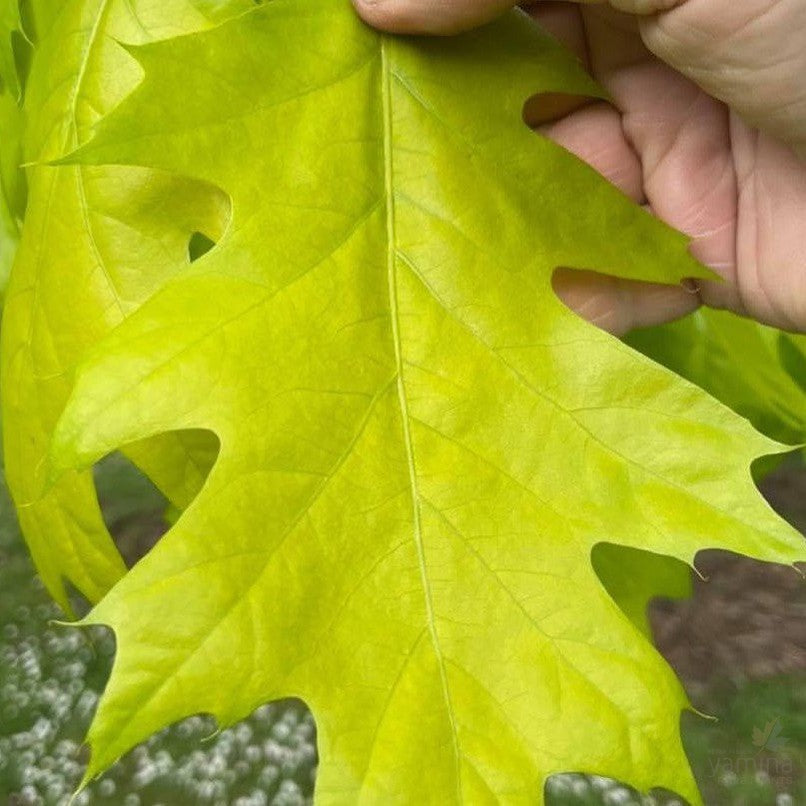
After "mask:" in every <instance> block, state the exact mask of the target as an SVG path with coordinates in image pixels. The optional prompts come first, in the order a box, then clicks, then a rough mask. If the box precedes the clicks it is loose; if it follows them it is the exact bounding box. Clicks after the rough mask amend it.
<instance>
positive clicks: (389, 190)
mask: <svg viewBox="0 0 806 806" xmlns="http://www.w3.org/2000/svg"><path fill="white" fill-rule="evenodd" d="M380 48H381V94H382V100H383V160H384V196H385V202H386V268H387V279H388V285H389V310H390V319H391V323H392V339H393V342H394V348H395V363H396V366H397V396H398V405H399V407H400V416H401V420H402V425H403V441H404V445H405V451H406V462H407V464H408V471H409V488H410V490H411V504H412V517H413V536H414V544H415V547H416V550H417V562H418V565H419V568H420V581H421V584H422V587H423V595H424V598H425V611H426V619H427V622H428V631H429V634H430V636H431V643H432V644H433V646H434V654H435V655H436V659H437V664H438V666H439V674H440V683H441V686H442V694H443V697H444V699H445V708H446V711H447V713H448V719H449V721H450V728H451V736H452V739H453V749H454V762H455V767H456V770H455V775H456V796H457V802H458V803H462V802H463V798H462V777H461V769H460V753H459V740H458V735H457V730H456V720H455V718H454V714H453V704H452V701H451V695H450V687H449V685H448V675H447V671H446V669H445V660H444V658H443V656H442V649H441V647H440V643H439V635H438V633H437V628H436V620H435V617H434V605H433V598H432V595H431V585H430V583H429V580H428V569H427V567H426V557H425V546H424V543H423V530H422V518H421V511H420V494H419V491H418V484H417V468H416V464H415V459H414V443H413V441H412V436H411V420H410V417H409V409H408V401H407V399H406V388H405V384H404V381H403V350H402V346H401V338H400V317H399V313H398V287H397V234H396V221H395V216H396V209H395V190H394V181H395V176H394V155H393V147H394V146H393V112H392V69H391V66H390V51H391V50H392V49H393V48H394V40H393V39H392V38H391V37H389V36H387V35H383V36H382V37H381V44H380Z"/></svg>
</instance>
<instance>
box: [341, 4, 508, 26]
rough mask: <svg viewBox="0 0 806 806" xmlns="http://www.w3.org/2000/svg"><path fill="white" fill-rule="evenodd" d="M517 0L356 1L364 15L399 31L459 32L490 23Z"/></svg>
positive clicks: (370, 19)
mask: <svg viewBox="0 0 806 806" xmlns="http://www.w3.org/2000/svg"><path fill="white" fill-rule="evenodd" d="M516 4H517V2H516V0H353V5H354V6H355V8H356V10H357V11H358V13H359V14H360V15H361V18H362V19H363V20H364V21H365V22H367V23H369V24H370V25H372V26H374V27H375V28H380V29H382V30H384V31H393V32H395V33H399V34H456V33H459V32H460V31H466V30H468V29H470V28H476V27H477V26H479V25H483V24H484V23H485V22H489V21H490V20H492V19H495V17H497V16H499V15H500V14H502V13H503V12H504V11H507V10H508V9H510V8H512V7H513V6H515V5H516Z"/></svg>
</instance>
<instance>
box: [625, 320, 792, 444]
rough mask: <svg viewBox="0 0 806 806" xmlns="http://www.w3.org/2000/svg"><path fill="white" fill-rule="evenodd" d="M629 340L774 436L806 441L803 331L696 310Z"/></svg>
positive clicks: (642, 332) (635, 334) (787, 440)
mask: <svg viewBox="0 0 806 806" xmlns="http://www.w3.org/2000/svg"><path fill="white" fill-rule="evenodd" d="M627 341H628V343H630V344H631V345H633V346H634V347H636V348H637V349H639V350H641V351H642V352H644V353H646V354H647V355H649V356H651V357H652V358H654V359H656V360H657V361H660V362H661V363H662V364H664V365H665V366H667V367H669V368H671V369H673V370H674V371H675V372H678V373H679V374H681V375H682V376H683V377H684V378H688V379H689V380H690V381H692V382H693V383H696V384H698V385H699V386H702V387H703V389H705V390H706V391H708V392H709V393H710V394H712V395H714V397H716V398H717V399H719V400H721V401H722V402H723V403H725V404H726V405H728V406H730V407H731V408H732V409H734V410H735V411H737V412H739V414H741V415H743V416H744V417H747V418H748V419H749V420H750V421H751V422H752V423H753V425H755V426H756V428H758V429H759V430H761V431H763V432H764V433H765V434H769V435H770V436H772V437H773V438H774V439H779V440H782V441H784V442H791V443H803V442H806V387H804V378H806V336H798V335H793V334H791V333H784V332H782V331H780V330H776V329H775V328H771V327H765V326H764V325H760V324H758V323H757V322H753V321H750V320H749V319H743V318H741V317H738V316H735V315H734V314H732V313H727V312H725V311H713V310H705V309H704V310H700V311H697V313H695V314H693V315H692V316H689V317H686V318H685V319H683V320H681V321H679V322H675V323H674V324H671V325H665V326H663V327H656V328H650V329H647V330H643V331H637V332H635V333H632V334H630V335H629V336H628V338H627Z"/></svg>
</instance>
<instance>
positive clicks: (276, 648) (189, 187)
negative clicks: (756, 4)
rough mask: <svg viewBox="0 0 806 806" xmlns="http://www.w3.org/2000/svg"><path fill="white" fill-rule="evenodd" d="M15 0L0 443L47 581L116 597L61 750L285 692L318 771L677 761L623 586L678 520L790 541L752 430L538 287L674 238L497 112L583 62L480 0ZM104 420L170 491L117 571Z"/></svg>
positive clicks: (629, 773) (225, 715) (370, 778)
mask: <svg viewBox="0 0 806 806" xmlns="http://www.w3.org/2000/svg"><path fill="white" fill-rule="evenodd" d="M246 9H250V11H248V12H247V13H242V12H245V11H246ZM233 16H235V17H236V18H235V19H230V21H229V22H225V23H224V24H222V25H220V26H219V27H211V26H213V25H217V24H218V23H220V22H221V21H222V20H226V19H228V18H231V17H233ZM31 18H32V30H34V31H35V33H36V39H37V46H36V49H35V52H34V58H33V62H32V66H31V73H30V76H29V77H28V81H27V85H26V93H25V102H24V123H25V135H24V138H23V140H24V154H23V158H24V159H25V160H26V161H27V162H29V163H32V164H33V165H34V167H32V168H30V169H29V171H28V182H29V198H28V207H27V212H26V216H25V225H24V228H23V232H22V239H21V242H20V246H19V250H18V253H17V257H16V260H15V263H14V268H13V272H12V279H11V283H10V286H9V291H8V297H7V303H6V308H5V311H4V323H3V325H4V326H3V337H2V375H3V387H2V395H3V401H2V405H3V417H4V427H5V441H6V459H7V472H8V481H9V485H10V488H11V491H12V494H13V496H14V498H15V502H16V504H17V506H18V510H19V513H20V519H21V523H22V526H23V529H24V532H25V535H26V539H27V541H28V544H29V546H30V548H31V552H32V555H33V557H34V559H35V561H36V563H37V566H38V569H39V571H40V574H41V575H42V577H43V579H44V581H45V583H46V585H47V586H48V588H49V590H50V591H51V593H52V594H53V595H54V596H55V597H56V598H57V599H58V600H59V601H60V602H61V603H62V604H63V605H64V606H66V605H67V596H66V591H65V586H64V580H68V581H69V582H70V583H72V584H73V585H75V586H76V587H77V588H78V589H79V590H80V591H81V592H82V593H84V594H85V596H87V597H88V598H89V599H90V600H92V601H93V602H99V603H98V604H97V606H96V607H95V609H94V610H93V611H92V613H91V614H90V616H89V617H88V618H87V619H86V620H85V622H84V623H104V624H109V625H111V626H112V627H113V628H114V629H115V632H116V636H117V641H118V658H117V662H116V665H115V668H114V672H113V676H112V679H111V681H110V684H109V688H108V690H107V693H106V694H105V696H104V699H103V701H102V704H101V707H100V709H99V713H98V716H97V718H96V721H95V723H94V725H93V727H92V729H91V743H92V747H93V756H92V761H91V764H90V769H89V771H88V776H92V775H94V774H96V773H98V772H99V771H101V770H102V769H104V768H105V767H106V766H108V765H109V764H110V763H111V762H112V761H114V759H115V758H117V757H118V756H119V755H121V754H122V753H123V752H125V751H126V750H127V749H128V748H130V747H131V746H133V745H134V744H135V743H137V742H138V741H139V740H141V739H143V738H145V737H146V736H147V735H148V734H149V733H151V732H152V731H155V730H157V729H159V728H161V727H163V726H164V725H166V724H168V723H170V722H172V721H175V720H178V719H180V718H182V717H184V716H187V715H189V714H193V713H196V712H199V711H206V712H209V713H211V714H213V715H214V716H215V717H216V718H217V719H218V720H219V721H220V722H222V723H231V722H233V721H234V720H236V719H238V718H239V717H241V716H244V715H246V714H248V713H249V712H251V711H252V710H253V709H254V708H255V707H256V706H258V705H260V704H261V703H263V702H265V701H267V700H269V699H273V698H278V697H283V696H300V697H302V698H304V699H305V700H306V701H307V702H308V703H309V705H310V706H311V707H312V709H313V710H314V712H315V714H316V718H317V723H318V729H319V752H320V756H321V760H322V765H321V771H320V777H319V780H318V783H317V797H318V799H319V800H320V801H321V802H322V803H355V802H361V803H383V804H386V803H391V802H400V803H440V804H442V803H472V804H476V803H487V802H501V803H513V804H514V803H534V802H536V801H539V799H540V798H541V794H540V793H541V792H542V788H543V785H544V782H545V781H546V780H547V778H548V777H549V776H550V775H551V774H552V773H554V772H559V771H565V770H579V771H591V772H596V773H599V774H602V775H608V776H612V777H614V778H619V779H621V780H625V781H628V782H629V783H631V784H633V785H635V786H637V787H639V788H644V789H647V788H650V787H652V786H665V787H668V788H670V789H675V790H677V791H679V792H680V793H681V794H683V795H685V796H686V797H688V798H690V799H691V800H692V801H696V800H697V794H696V788H695V785H694V783H693V780H692V778H691V774H690V772H689V770H688V764H687V762H686V759H685V755H684V753H683V750H682V747H681V744H680V738H679V727H678V723H679V715H680V710H681V709H682V708H684V707H685V706H686V698H685V695H684V693H683V692H682V690H681V688H680V686H679V683H678V682H677V680H676V678H675V677H674V675H673V674H672V672H671V671H670V670H669V669H668V667H667V666H666V665H665V664H664V663H663V661H662V660H661V658H660V657H659V656H658V654H657V653H656V651H655V650H654V649H653V648H652V646H651V644H650V642H649V641H648V637H647V632H648V630H647V625H646V621H645V615H644V609H645V604H646V601H647V600H648V598H650V597H651V596H652V595H654V594H658V593H664V594H666V595H684V594H685V591H686V583H685V573H683V574H681V568H683V569H684V568H685V567H687V566H688V565H690V564H691V563H692V562H693V559H694V556H695V554H696V552H697V551H698V550H699V549H700V548H703V547H706V546H709V547H719V548H724V549H729V550H732V551H736V552H743V553H746V554H749V555H751V556H754V557H758V558H761V559H765V560H770V561H779V562H793V561H795V560H798V559H802V558H803V557H804V552H803V545H802V539H801V538H800V537H799V536H798V535H797V534H796V533H794V532H793V531H792V530H790V529H788V528H787V527H786V526H785V525H783V524H782V523H781V522H780V521H778V520H777V519H776V517H775V516H774V515H773V513H772V512H771V511H770V510H769V508H768V507H767V506H766V505H765V504H764V503H763V501H762V500H761V499H760V497H759V496H758V495H757V492H756V490H755V488H754V487H753V484H752V481H751V478H750V473H749V466H750V463H751V462H752V461H753V460H754V459H755V458H756V457H758V456H759V455H762V454H765V453H772V452H777V451H780V450H782V446H781V445H780V444H778V443H774V442H772V441H770V440H769V439H767V438H765V437H762V436H760V435H759V434H758V433H756V432H755V431H753V430H752V428H751V427H750V426H749V425H748V424H747V423H746V422H745V421H744V420H742V419H741V418H740V417H737V416H735V415H734V414H732V413H731V412H730V411H728V410H727V409H725V408H724V407H722V406H721V405H720V404H718V403H717V402H715V401H714V400H713V399H712V398H710V397H708V396H707V395H706V394H705V393H703V392H702V391H701V390H699V389H697V388H696V387H694V386H691V385H689V384H688V383H686V382H684V381H681V380H680V379H679V378H678V377H676V376H675V375H673V374H672V373H670V372H669V371H667V370H665V369H663V368H661V367H659V366H657V365H656V364H654V363H652V362H651V361H649V360H647V359H645V358H643V357H642V356H640V355H639V354H637V353H635V352H634V351H633V350H631V349H630V348H628V347H626V346H625V345H623V344H621V343H620V342H619V341H617V340H616V339H614V338H612V337H610V336H608V335H606V334H604V333H601V332H600V331H598V330H596V329H595V328H594V327H592V326H590V325H588V324H587V323H584V322H582V321H581V320H580V319H578V318H577V317H576V316H575V315H573V314H572V313H571V312H570V311H568V310H567V309H566V308H565V307H564V306H562V305H561V304H560V302H559V301H558V300H557V298H556V297H555V296H554V294H553V292H552V289H551V274H552V272H553V270H554V268H555V267H557V266H560V265H563V266H577V267H583V268H595V269H599V270H602V271H608V272H611V273H614V274H618V275H620V276H623V277H629V278H634V279H644V280H651V281H667V282H677V281H679V280H680V279H681V278H682V277H687V276H703V275H704V274H705V271H704V269H702V268H701V267H700V266H699V265H698V264H696V263H695V262H694V261H693V260H692V259H691V258H690V256H689V255H688V252H687V249H686V242H685V239H684V238H683V237H682V236H680V235H679V234H677V233H674V232H673V231H671V230H670V229H668V228H667V227H665V226H664V225H662V224H661V223H659V222H658V221H656V220H654V219H653V218H652V217H651V216H649V215H648V214H647V213H645V212H644V211H642V210H640V209H639V208H637V207H634V206H633V205H631V204H630V203H629V202H628V201H627V200H626V199H625V198H624V197H622V196H621V195H620V194H619V193H617V192H616V191H615V190H614V189H613V188H612V187H610V186H609V185H608V184H607V183H605V182H604V181H603V180H602V179H601V178H599V177H598V176H596V175H595V173H594V172H593V171H592V170H591V169H589V168H587V167H586V166H584V165H582V164H580V163H579V162H577V161H576V160H575V159H574V158H572V157H571V156H570V155H569V154H567V153H566V152H565V151H563V150H562V149H560V148H559V147H557V146H556V145H554V144H552V143H550V142H548V141H546V140H544V139H542V138H539V137H537V136H535V135H534V134H533V133H531V132H529V131H528V130H527V129H526V128H525V127H524V126H523V124H522V120H521V109H522V105H523V102H524V100H525V98H527V97H528V96H529V95H531V94H532V93H535V92H541V91H543V92H567V93H572V94H587V95H591V94H596V92H597V90H596V88H595V87H594V86H593V85H592V83H591V81H590V79H589V78H588V77H587V76H586V75H585V74H584V73H583V72H582V70H581V68H580V67H579V65H577V64H576V62H575V61H574V60H573V59H571V58H570V57H569V56H568V55H567V54H565V53H564V52H563V51H562V50H561V49H559V47H558V46H557V45H556V44H554V43H553V42H552V41H551V40H550V39H549V38H547V37H546V36H545V35H543V34H542V33H540V32H539V31H538V30H537V29H536V28H535V27H534V26H533V24H532V23H531V22H529V21H528V20H527V18H526V17H525V16H523V15H521V14H519V13H514V12H513V13H512V14H510V15H509V16H507V17H505V18H504V19H502V20H501V21H500V22H498V23H496V24H494V25H492V26H490V27H488V28H485V29H483V30H481V31H478V32H475V33H471V34H467V35H464V36H462V37H459V38H456V39H452V40H449V41H444V40H441V41H425V40H418V39H401V40H395V39H392V38H389V37H387V36H383V35H381V34H378V33H376V32H373V31H371V30H370V29H368V28H367V27H366V26H364V25H363V24H362V23H361V22H359V21H358V19H357V18H356V17H355V15H354V14H353V13H352V11H351V9H350V8H349V4H348V3H347V2H346V0H273V2H271V3H268V4H266V5H265V6H263V7H261V8H257V9H255V8H254V4H253V3H252V2H247V0H232V2H229V3H221V2H211V1H210V0H196V2H192V3H191V2H190V0H167V1H166V2H162V3H154V2H150V0H66V2H64V3H61V4H53V3H51V2H48V1H47V0H33V2H32V4H31ZM188 32H196V33H191V34H190V35H187V36H183V37H181V38H177V39H172V40H170V41H155V40H164V38H165V37H168V36H172V35H175V34H186V33H188ZM121 42H126V43H128V44H127V45H126V46H125V47H124V46H122V45H121V44H120V43H121ZM149 43H150V44H149ZM133 56H134V57H135V58H136V60H135V58H133ZM138 61H139V63H140V64H139V66H138V64H137V62H138ZM143 74H144V78H143V80H142V83H140V84H139V85H138V80H139V79H140V78H141V75H143ZM135 87H136V89H134V88H135ZM132 90H133V92H132ZM130 92H132V94H131V95H128V93H130ZM127 96H128V97H127ZM124 98H125V100H122V99H124ZM121 101H122V103H121ZM90 137H92V139H90ZM88 140H89V143H87V141H88ZM66 152H73V153H72V155H71V156H70V157H68V158H66V159H62V160H60V159H59V158H60V157H61V156H62V155H63V154H65V153H66ZM49 161H50V163H49ZM614 233H617V235H618V237H614ZM216 242H217V244H216V246H215V247H214V248H213V249H211V250H209V251H206V249H207V247H209V245H210V244H211V243H216ZM191 259H193V262H191ZM789 360H793V361H794V360H796V357H794V358H793V357H792V356H791V355H790V357H789ZM219 444H220V446H221V448H220V456H218V458H216V457H217V452H218V446H219ZM117 448H122V449H123V450H125V451H126V452H127V454H128V455H129V456H130V457H131V458H133V459H134V460H135V461H136V462H137V463H138V464H139V465H140V467H142V468H143V469H144V470H145V472H147V473H148V474H149V475H150V476H151V478H153V479H154V480H155V481H156V482H157V484H158V485H159V486H160V488H161V489H162V490H163V492H164V493H165V494H166V496H167V497H168V499H169V500H170V501H171V503H172V505H173V507H174V508H175V509H176V511H177V512H182V514H181V515H180V517H179V518H178V520H177V521H176V523H175V524H174V526H173V528H172V529H171V530H170V532H169V533H168V535H166V536H165V538H163V540H162V541H161V542H160V543H159V544H158V546H157V547H156V548H155V549H154V550H153V551H152V552H151V553H150V554H149V555H148V556H147V557H146V558H145V559H144V560H143V561H142V562H141V563H139V564H138V565H137V566H136V567H135V568H134V569H133V570H132V571H131V572H130V573H128V574H126V575H125V576H124V573H125V568H124V565H123V562H122V560H121V558H120V556H119V554H118V552H117V549H116V548H115V546H114V544H113V542H112V541H111V539H110V537H109V535H108V533H107V530H106V527H105V525H104V522H103V519H102V518H101V514H100V511H99V508H98V504H97V500H96V494H95V489H94V486H93V483H92V477H91V473H90V471H89V468H90V466H91V465H92V463H93V462H95V461H97V460H98V459H100V458H101V457H102V456H104V455H105V454H107V453H109V452H111V451H113V450H115V449H117ZM211 468H212V471H211V472H210V469H211ZM208 472H209V473H210V475H209V477H208ZM603 543H607V544H608V545H606V546H602V544H603ZM600 578H601V580H603V582H604V584H603V583H602V581H600ZM616 602H618V604H616ZM289 636H293V637H294V640H289Z"/></svg>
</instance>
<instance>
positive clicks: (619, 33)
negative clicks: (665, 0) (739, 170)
mask: <svg viewBox="0 0 806 806" xmlns="http://www.w3.org/2000/svg"><path fill="white" fill-rule="evenodd" d="M585 25H586V29H587V31H588V35H589V51H590V59H591V66H592V69H593V72H594V75H595V76H596V77H597V79H598V80H599V81H601V82H602V84H603V85H604V86H605V87H606V89H607V90H608V91H609V92H610V94H611V96H612V97H613V99H614V102H615V103H616V105H617V106H618V107H619V109H620V110H621V111H622V113H623V118H622V124H623V127H624V132H625V135H626V137H627V139H628V141H629V142H630V143H631V145H632V146H633V148H634V149H635V152H636V154H637V155H638V158H639V159H640V161H641V164H642V167H643V185H644V192H645V195H646V198H647V201H648V202H649V204H650V206H651V208H652V210H653V212H654V213H655V214H656V215H657V216H658V217H660V218H662V219H663V220H664V221H666V222H667V223H669V224H670V225H671V226H673V227H675V228H677V229H679V230H681V231H683V232H685V233H686V234H688V235H690V236H691V237H692V247H691V251H692V253H693V254H694V255H695V256H696V257H697V258H698V259H699V260H701V261H702V262H703V263H705V264H706V265H708V266H710V267H711V268H713V269H714V270H715V271H716V272H718V273H719V274H721V275H722V277H724V278H725V279H726V280H728V281H729V282H728V283H723V284H722V285H721V288H722V291H721V292H720V293H722V294H724V295H725V303H726V305H729V306H730V307H733V308H734V309H741V300H740V298H739V295H738V292H737V291H736V287H735V279H736V234H737V233H736V220H737V183H736V174H735V170H734V165H733V160H732V157H731V148H730V131H729V114H728V111H727V109H726V108H725V107H724V105H723V104H721V103H719V102H718V101H716V100H714V99H713V98H711V97H710V96H708V95H707V94H706V93H704V92H703V91H702V90H700V89H699V88H698V87H697V86H696V85H695V84H693V83H692V82H691V81H689V80H688V79H686V78H685V77H684V76H682V75H681V74H680V73H678V72H676V71H674V70H672V69H671V68H669V67H668V66H666V65H664V64H662V63H661V62H659V61H658V60H657V59H656V58H655V57H654V56H653V55H652V54H650V53H649V52H648V51H647V49H646V48H645V46H644V45H643V43H642V42H641V40H640V37H639V36H638V35H637V29H636V27H635V21H634V20H630V19H629V18H627V17H624V16H623V15H619V14H617V13H615V12H612V11H609V10H607V9H595V10H594V9H592V8H589V9H586V13H585Z"/></svg>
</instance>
